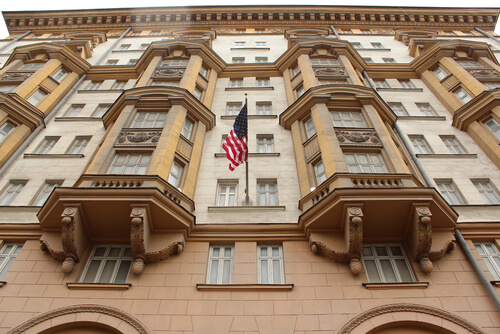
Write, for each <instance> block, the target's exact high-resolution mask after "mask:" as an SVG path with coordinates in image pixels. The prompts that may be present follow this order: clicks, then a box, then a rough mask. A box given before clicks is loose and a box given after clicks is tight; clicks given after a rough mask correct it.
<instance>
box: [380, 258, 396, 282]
mask: <svg viewBox="0 0 500 334" xmlns="http://www.w3.org/2000/svg"><path fill="white" fill-rule="evenodd" d="M380 266H381V267H382V271H383V273H384V276H385V281H386V282H397V279H396V274H395V273H394V269H392V265H391V261H389V260H380Z"/></svg>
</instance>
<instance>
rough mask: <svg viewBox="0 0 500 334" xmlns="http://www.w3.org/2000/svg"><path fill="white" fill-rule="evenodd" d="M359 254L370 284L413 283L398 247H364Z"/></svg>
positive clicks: (405, 260)
mask: <svg viewBox="0 0 500 334" xmlns="http://www.w3.org/2000/svg"><path fill="white" fill-rule="evenodd" d="M361 253H362V259H363V265H364V267H365V269H366V276H368V281H370V283H378V282H387V283H395V282H413V281H415V279H414V277H413V274H412V272H411V270H410V265H409V263H408V260H407V258H406V255H405V253H404V250H403V248H402V247H401V246H400V245H364V246H363V248H362V251H361Z"/></svg>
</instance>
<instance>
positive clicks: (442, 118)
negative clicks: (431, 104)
mask: <svg viewBox="0 0 500 334" xmlns="http://www.w3.org/2000/svg"><path fill="white" fill-rule="evenodd" d="M398 120H415V121H446V116H398Z"/></svg>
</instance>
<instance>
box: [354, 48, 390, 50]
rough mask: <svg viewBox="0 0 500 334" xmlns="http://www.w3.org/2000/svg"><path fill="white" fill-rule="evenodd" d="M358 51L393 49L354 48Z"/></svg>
mask: <svg viewBox="0 0 500 334" xmlns="http://www.w3.org/2000/svg"><path fill="white" fill-rule="evenodd" d="M354 49H356V51H391V49H388V48H354Z"/></svg>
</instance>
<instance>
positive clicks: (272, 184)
mask: <svg viewBox="0 0 500 334" xmlns="http://www.w3.org/2000/svg"><path fill="white" fill-rule="evenodd" d="M278 204H279V201H278V183H277V182H276V180H257V205H259V206H277V205H278Z"/></svg>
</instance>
